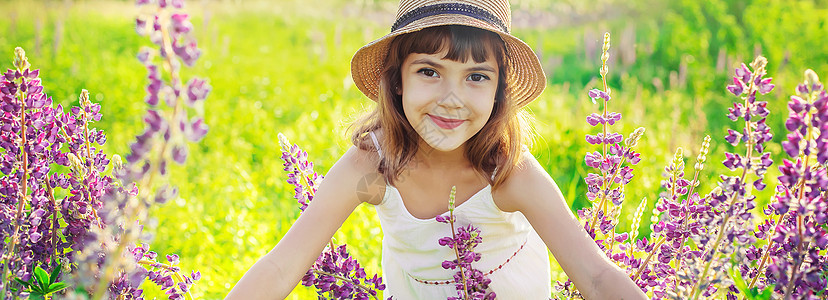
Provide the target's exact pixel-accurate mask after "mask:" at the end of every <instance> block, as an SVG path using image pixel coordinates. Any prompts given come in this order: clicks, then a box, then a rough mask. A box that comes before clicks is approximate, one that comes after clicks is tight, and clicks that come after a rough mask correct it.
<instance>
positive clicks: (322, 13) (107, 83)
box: [0, 0, 828, 299]
mask: <svg viewBox="0 0 828 300" xmlns="http://www.w3.org/2000/svg"><path fill="white" fill-rule="evenodd" d="M512 2H513V9H514V10H515V12H514V20H513V24H514V28H515V29H514V34H515V35H517V36H518V37H520V38H522V39H523V40H524V41H526V42H527V43H528V44H529V45H530V46H532V47H533V48H534V49H535V51H536V52H537V53H538V55H539V56H540V58H541V62H542V63H543V65H544V68H545V70H546V72H547V76H548V78H549V85H548V87H547V89H546V91H545V92H544V93H543V94H542V95H541V96H540V98H539V99H538V100H536V101H535V102H533V103H532V104H531V105H529V109H530V110H531V111H532V112H533V113H534V115H535V116H536V118H537V122H536V129H537V132H538V138H537V139H536V141H535V144H534V145H533V146H532V148H531V150H532V152H533V153H534V154H535V156H536V157H538V160H539V161H540V162H541V163H542V164H543V165H544V167H545V168H546V170H547V171H548V172H549V173H550V175H552V177H553V178H554V179H555V180H556V181H557V183H558V185H559V186H560V187H561V189H562V190H563V192H564V196H565V197H566V199H567V201H568V202H569V203H570V205H571V207H572V209H573V212H574V211H576V210H577V209H580V208H583V207H584V206H586V205H588V204H589V202H588V200H587V198H586V196H585V194H586V183H585V182H584V178H585V177H586V176H587V174H588V173H589V172H590V170H589V169H590V168H589V167H587V166H586V165H584V163H583V162H584V154H585V153H586V152H591V151H595V150H596V149H595V147H594V146H592V145H590V144H588V143H587V142H586V141H585V139H584V136H585V135H586V134H588V133H594V132H592V130H593V128H592V127H590V126H589V125H588V124H586V123H585V122H584V119H585V117H586V116H587V115H589V114H590V113H592V112H593V111H596V110H597V109H598V105H596V104H593V102H592V101H591V99H589V97H588V96H586V95H587V91H589V90H590V89H592V88H600V85H601V81H600V77H599V73H598V69H599V67H600V59H599V57H600V55H601V42H602V37H603V33H604V32H611V33H612V34H613V39H614V41H613V47H612V48H611V49H610V60H609V62H608V64H609V66H610V70H611V75H610V76H609V78H608V80H609V82H608V85H609V87H610V88H612V90H613V100H612V101H613V102H612V104H610V105H613V107H612V108H613V110H615V111H618V112H621V113H622V114H623V116H624V119H623V121H622V122H620V123H619V124H617V125H616V126H614V128H613V129H614V130H615V131H618V132H622V133H624V135H625V136H626V135H628V134H629V133H630V132H632V131H633V130H634V129H635V128H637V127H645V128H646V129H647V131H646V133H645V134H644V136H643V137H642V138H641V140H640V141H639V145H638V148H637V152H639V153H641V154H642V156H641V157H642V161H641V162H640V163H639V164H638V165H637V166H636V168H635V178H634V180H633V183H631V185H634V188H633V187H628V188H627V195H626V197H627V200H626V202H625V203H624V205H623V207H622V214H621V217H620V218H619V219H620V224H619V228H624V229H625V230H628V228H629V227H630V223H631V222H630V221H631V220H632V218H633V214H634V213H633V212H634V211H635V208H636V207H637V206H638V203H639V202H640V200H641V199H642V198H644V197H646V198H648V199H649V200H648V203H649V204H648V205H647V207H646V209H644V212H643V220H644V221H642V225H641V233H640V236H647V235H649V232H650V228H649V218H650V216H651V214H652V209H653V206H654V205H653V204H652V203H655V200H656V199H657V198H658V193H659V192H660V191H661V188H660V182H661V181H662V180H665V179H666V177H664V174H662V172H663V171H662V170H663V168H664V167H665V166H667V165H669V164H670V163H671V162H672V161H673V157H674V153H675V151H676V148H677V147H682V148H683V149H684V157H685V158H686V159H687V160H686V162H687V164H688V166H691V165H692V164H693V160H692V158H695V157H696V155H698V153H695V152H696V151H698V149H699V147H700V145H701V143H702V140H703V139H704V136H705V135H710V136H711V137H712V141H711V143H710V150H709V151H710V154H709V155H708V158H707V161H708V164H707V166H708V168H706V169H705V171H704V172H703V173H702V174H700V176H701V177H702V178H703V180H701V182H702V185H700V186H699V187H697V189H699V190H700V191H701V192H703V193H708V192H709V191H710V190H711V189H713V187H714V186H715V185H714V183H715V178H716V177H717V175H718V174H721V173H725V172H728V171H727V170H726V169H725V168H724V167H723V166H722V165H721V161H723V160H724V154H723V153H724V152H725V151H730V152H733V151H734V150H733V149H734V147H733V146H730V145H729V144H727V143H726V142H725V141H724V140H723V137H724V136H725V135H726V134H727V132H726V128H729V127H730V126H731V125H730V123H731V122H730V120H728V119H727V117H726V114H727V108H728V107H730V106H731V103H732V97H731V96H730V95H729V94H728V93H727V90H726V89H725V88H724V86H725V85H726V84H728V83H729V82H730V79H729V76H732V73H733V69H734V68H736V67H737V66H738V65H739V64H740V63H742V62H750V61H752V59H753V57H754V56H755V55H757V54H762V55H764V56H765V57H767V58H768V65H767V69H768V73H769V74H771V75H772V76H773V77H774V83H775V84H776V89H775V91H774V92H773V93H770V94H768V95H766V96H765V97H764V98H763V100H764V101H768V102H769V103H768V109H769V110H770V112H771V116H770V117H769V118H768V124H769V125H770V127H771V131H772V132H773V133H774V134H775V136H774V138H773V140H772V141H771V142H769V143H768V144H767V145H766V149H767V150H766V151H770V152H772V153H773V154H774V155H775V156H777V155H780V154H784V152H783V150H782V147H781V146H780V143H781V141H782V140H783V139H784V135H782V133H783V132H784V120H785V117H786V116H787V110H786V104H785V103H786V101H787V100H788V96H789V95H791V94H793V93H794V90H795V87H796V85H797V84H798V83H799V82H801V81H802V74H803V72H804V70H805V69H806V68H811V69H814V70H815V71H816V73H818V74H820V75H822V77H823V81H826V79H828V52H826V51H814V49H826V46H828V42H826V41H828V28H826V27H828V20H826V17H825V16H828V9H826V6H828V3H825V1H818V0H817V1H798V2H788V1H771V0H765V1H724V0H719V1H706V2H697V1H691V0H682V1H675V2H674V3H672V4H669V5H668V4H661V1H643V0H642V1H632V3H626V2H629V1H613V0H604V1H593V2H590V3H589V5H588V6H587V5H586V4H581V3H577V2H570V1H560V2H554V3H547V1H537V0H525V1H512ZM187 5H188V6H187V9H188V11H189V12H190V13H191V14H192V15H193V17H194V19H193V23H194V25H195V28H196V29H195V30H196V35H197V38H198V40H199V45H200V47H201V48H202V50H203V51H204V52H203V55H202V57H201V58H200V60H199V62H198V63H197V64H196V66H195V67H194V68H193V69H189V70H184V72H185V73H187V74H185V75H190V74H189V73H192V74H198V75H200V76H203V77H207V78H209V80H210V85H212V87H213V90H212V92H211V94H210V101H208V102H206V103H205V107H204V116H205V119H206V120H205V121H206V123H208V124H210V134H209V135H207V136H206V137H205V139H204V140H202V141H201V142H200V143H199V144H198V145H196V146H194V147H191V148H190V157H189V159H188V161H187V164H186V165H185V166H183V167H178V166H176V167H174V168H172V169H171V172H172V176H171V178H172V180H173V182H174V183H175V184H177V185H178V186H179V189H180V191H179V195H180V197H179V198H178V199H175V200H172V201H169V202H168V203H167V204H165V205H158V206H156V207H153V208H152V211H151V213H150V216H151V218H152V220H150V221H148V222H146V226H147V229H148V230H149V232H151V233H152V235H153V239H152V241H151V245H152V248H153V249H155V250H156V251H158V252H159V253H177V254H179V255H180V257H181V268H182V269H184V270H199V271H200V272H201V274H202V278H201V280H200V281H199V282H198V283H197V284H196V285H195V286H194V287H193V290H192V294H193V296H194V297H195V298H202V299H218V298H222V297H223V296H224V295H225V294H226V293H227V292H228V291H229V289H230V288H231V287H232V286H233V284H234V283H235V282H236V281H237V280H238V279H239V278H240V277H241V276H242V274H243V273H244V272H245V271H246V270H247V268H249V267H250V266H251V265H253V263H254V262H255V261H256V260H257V259H258V258H259V257H260V256H262V255H263V254H265V253H266V252H267V251H269V250H270V249H271V248H272V247H273V246H274V245H275V244H276V242H277V241H278V240H279V238H280V237H281V236H282V235H283V234H284V233H285V232H286V231H287V229H288V228H289V226H290V224H292V222H293V220H295V219H296V217H297V216H298V214H299V209H298V204H297V203H296V202H295V200H294V199H293V197H292V195H293V187H292V186H290V185H289V184H287V183H286V182H285V179H286V174H285V173H284V172H283V171H282V161H281V159H280V147H279V143H278V139H277V134H278V133H279V132H281V133H283V134H284V135H285V136H287V137H288V138H289V139H290V140H291V141H292V142H294V143H297V144H299V145H301V147H302V148H303V149H304V150H306V151H307V152H308V154H309V156H310V158H311V159H312V160H313V161H314V162H315V163H316V169H317V170H318V171H319V172H321V173H326V171H327V169H328V168H330V166H331V165H332V164H333V163H334V162H335V161H336V159H337V158H338V157H339V156H340V155H341V154H342V153H344V151H345V150H346V149H347V148H348V146H349V145H348V141H347V138H346V137H345V134H344V133H345V129H346V128H347V125H348V124H349V123H350V121H351V120H353V119H354V118H356V116H358V115H359V114H360V113H361V112H363V111H365V110H366V109H368V108H369V105H370V104H372V102H371V101H370V100H368V99H366V98H365V97H364V96H363V95H362V94H361V93H359V91H358V90H357V89H356V88H355V86H354V85H353V84H352V82H350V76H349V74H348V70H349V62H350V58H351V55H353V53H354V52H355V51H356V50H357V49H358V48H359V47H360V46H362V45H363V44H365V43H367V42H369V41H371V40H373V39H375V38H378V37H380V36H382V35H384V34H386V33H387V32H388V28H389V25H390V24H391V22H392V21H393V20H392V19H393V14H394V12H395V11H394V10H395V9H396V1H392V0H385V1H354V2H353V3H352V2H351V1H339V0H326V1H318V3H316V4H315V5H314V6H313V7H308V6H306V2H305V1H294V0H285V1H273V2H264V1H241V0H239V1H188V2H187ZM0 12H1V13H0V16H2V18H0V33H1V34H0V58H2V59H0V62H8V61H11V58H12V57H13V49H14V47H17V46H20V47H23V48H25V49H27V56H28V57H29V60H30V61H31V62H32V64H33V65H35V66H37V68H40V69H42V70H43V72H42V73H41V74H42V75H41V78H42V79H43V85H44V87H45V88H46V89H45V90H44V92H45V93H47V94H48V95H50V96H52V97H53V99H54V100H55V102H56V103H59V104H64V106H70V105H77V101H78V100H77V99H78V96H79V92H80V91H81V89H87V90H89V91H91V92H92V94H91V99H92V100H93V101H95V102H96V103H99V104H100V105H101V111H100V112H101V114H102V115H103V118H102V119H101V121H100V122H98V123H96V126H97V127H98V129H103V130H104V131H105V132H106V133H107V137H108V140H107V143H106V144H105V145H104V146H103V148H104V150H105V152H107V153H110V154H121V155H124V154H126V153H128V142H129V141H131V139H132V138H133V137H134V136H135V135H136V134H139V133H140V131H141V130H142V128H143V124H142V121H141V116H142V114H143V112H144V108H145V104H144V102H143V97H144V95H145V91H144V88H145V86H146V79H145V76H146V73H145V70H144V68H143V65H142V64H141V63H140V62H139V61H138V60H137V58H136V55H137V52H138V49H139V48H140V47H141V46H142V45H146V43H147V42H146V41H145V40H144V39H142V38H141V37H139V36H137V35H136V34H135V32H134V27H135V21H134V16H135V14H137V9H136V8H135V7H134V5H133V3H132V1H93V2H87V1H84V2H80V1H69V0H66V1H13V2H3V3H2V4H0ZM769 20H774V21H773V22H772V23H768V22H769ZM780 162H781V159H776V160H775V163H776V164H775V165H774V166H773V167H771V168H770V169H769V172H768V174H767V175H766V183H767V184H768V185H769V186H770V187H771V188H769V189H766V190H765V192H761V193H758V194H757V195H758V197H757V200H756V201H757V207H763V206H764V205H765V204H767V203H768V202H769V201H770V200H769V199H770V196H771V194H770V191H772V190H773V188H772V187H774V186H775V185H776V183H775V178H776V176H778V173H779V171H778V170H777V168H776V166H777V164H779V163H780ZM754 214H756V215H757V216H759V217H762V218H764V215H763V213H762V212H761V209H756V210H755V211H754ZM379 236H381V230H380V228H379V222H378V221H377V219H376V217H375V215H374V212H373V209H372V208H371V207H370V206H368V205H363V206H361V207H359V208H358V209H357V210H356V211H355V213H354V214H352V215H351V217H350V218H349V219H348V220H347V221H346V223H345V224H343V226H342V228H341V229H340V231H339V232H337V234H336V235H335V236H334V239H335V241H337V242H341V243H347V244H348V247H349V249H350V251H351V254H352V255H353V256H354V257H356V258H358V259H359V260H360V262H361V263H362V264H363V266H364V267H365V268H366V271H367V272H368V273H369V274H372V273H378V272H380V266H379V252H380V249H381V246H380V238H379ZM484 242H485V241H484ZM564 279H565V276H564V275H563V273H562V272H561V271H560V269H559V268H558V267H557V266H553V280H564ZM145 286H146V288H147V292H146V294H147V295H148V296H149V297H152V295H157V296H158V297H159V298H160V297H163V295H162V294H161V293H160V292H158V291H153V290H152V289H153V288H154V287H152V286H151V285H150V284H145ZM309 298H315V292H314V291H312V290H311V289H308V288H304V287H297V289H296V290H295V291H294V292H293V293H292V294H291V296H290V297H289V299H309Z"/></svg>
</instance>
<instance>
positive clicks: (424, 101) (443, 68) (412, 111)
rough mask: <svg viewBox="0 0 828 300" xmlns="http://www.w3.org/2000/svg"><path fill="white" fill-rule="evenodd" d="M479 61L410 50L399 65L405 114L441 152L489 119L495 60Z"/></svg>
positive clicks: (451, 146) (465, 139)
mask: <svg viewBox="0 0 828 300" xmlns="http://www.w3.org/2000/svg"><path fill="white" fill-rule="evenodd" d="M491 52H492V51H489V57H488V58H487V59H486V61H484V62H482V63H476V62H475V61H474V60H473V59H471V58H469V59H467V60H466V62H465V63H462V62H458V61H453V60H449V59H443V57H444V56H446V53H447V50H443V51H440V52H438V53H435V54H423V53H411V54H409V55H408V57H406V59H405V61H403V64H402V67H401V68H400V72H401V75H402V76H401V77H402V87H401V88H400V89H399V90H397V91H396V93H397V94H398V95H401V96H402V105H403V111H404V113H405V117H406V118H407V119H408V122H409V123H411V126H412V127H413V128H414V130H415V131H417V133H418V134H419V135H420V138H421V139H422V140H423V141H424V142H425V143H426V144H428V145H429V146H431V147H432V148H434V149H436V150H439V151H451V150H455V149H457V148H458V147H460V146H461V145H463V144H464V143H465V142H466V141H468V140H469V139H470V138H471V137H472V136H474V135H475V134H477V132H478V131H480V129H482V128H483V126H484V125H485V124H486V122H487V121H488V120H489V116H490V115H491V114H492V109H493V107H494V100H495V93H496V92H497V78H498V72H499V70H498V68H497V62H496V61H495V58H494V57H493V56H492V54H491Z"/></svg>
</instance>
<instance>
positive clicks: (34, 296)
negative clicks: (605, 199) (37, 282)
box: [29, 292, 46, 300]
mask: <svg viewBox="0 0 828 300" xmlns="http://www.w3.org/2000/svg"><path fill="white" fill-rule="evenodd" d="M29 299H31V300H46V297H45V296H44V295H43V294H41V293H37V292H32V293H31V294H29Z"/></svg>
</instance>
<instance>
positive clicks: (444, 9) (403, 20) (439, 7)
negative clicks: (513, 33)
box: [391, 3, 509, 33]
mask: <svg viewBox="0 0 828 300" xmlns="http://www.w3.org/2000/svg"><path fill="white" fill-rule="evenodd" d="M439 14H458V15H464V16H469V17H472V18H475V19H478V20H481V21H483V22H486V23H489V24H490V25H492V26H494V27H497V28H499V29H500V30H502V31H503V32H505V33H509V30H508V28H506V25H504V24H503V22H502V21H501V20H500V19H499V18H498V17H496V16H495V15H493V14H491V13H490V12H488V11H486V10H483V9H481V8H479V7H476V6H473V5H468V4H463V3H440V4H433V5H427V6H421V7H418V8H416V9H414V10H411V11H409V12H407V13H405V14H404V15H402V16H401V17H400V18H399V19H397V21H396V22H394V25H393V26H391V32H393V31H395V30H397V29H400V28H402V27H404V26H405V25H408V24H411V22H414V21H417V20H419V19H422V18H425V17H430V16H433V15H439Z"/></svg>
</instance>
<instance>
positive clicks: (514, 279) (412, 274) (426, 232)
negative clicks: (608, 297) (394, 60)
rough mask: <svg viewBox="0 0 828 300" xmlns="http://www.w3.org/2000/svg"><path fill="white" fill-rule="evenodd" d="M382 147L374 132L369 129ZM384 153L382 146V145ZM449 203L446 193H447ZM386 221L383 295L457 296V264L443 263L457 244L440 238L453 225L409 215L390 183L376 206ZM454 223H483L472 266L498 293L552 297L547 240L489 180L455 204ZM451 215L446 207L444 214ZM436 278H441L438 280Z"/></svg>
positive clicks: (408, 298)
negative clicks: (500, 203)
mask: <svg viewBox="0 0 828 300" xmlns="http://www.w3.org/2000/svg"><path fill="white" fill-rule="evenodd" d="M370 134H371V137H372V138H373V139H374V143H375V145H376V146H377V149H378V150H379V144H378V143H377V142H376V137H375V136H374V134H373V132H372V133H370ZM379 154H380V156H381V155H382V152H381V151H379ZM446 205H448V195H446ZM375 208H376V210H377V215H378V216H379V219H380V223H381V225H382V231H383V239H382V276H383V281H384V282H385V284H386V289H385V292H384V298H388V297H389V296H393V297H394V299H397V300H417V299H428V300H431V299H446V298H447V297H456V296H457V291H456V289H455V286H454V284H453V283H451V284H445V282H446V281H451V280H453V278H454V273H455V272H456V270H446V269H443V267H442V262H443V261H445V260H453V259H455V254H454V250H453V249H452V248H449V247H445V246H440V244H439V243H438V240H439V239H440V238H443V237H446V236H451V227H450V226H449V225H448V224H445V223H439V222H437V221H436V220H435V219H425V220H424V219H418V218H416V217H414V216H412V215H411V213H410V212H409V211H408V209H406V207H405V205H404V204H403V201H402V196H401V195H400V192H399V191H398V190H397V189H396V188H395V187H393V186H391V185H388V184H386V187H385V196H384V197H383V199H382V202H380V204H378V205H376V206H375ZM454 214H455V217H456V219H457V221H456V222H455V228H459V227H460V226H466V225H468V224H472V225H473V226H474V227H476V228H478V229H480V231H481V237H482V242H481V243H480V244H479V245H478V246H477V247H476V248H475V249H474V251H475V252H477V253H480V254H481V259H480V261H478V262H475V263H473V264H472V266H473V267H474V268H476V269H478V270H480V271H482V272H483V273H489V272H490V271H491V274H489V275H487V277H488V278H489V279H491V280H492V282H491V284H490V285H489V290H490V291H492V292H495V293H496V294H497V299H549V297H550V296H551V293H552V287H551V275H550V266H549V254H548V250H547V249H546V244H544V243H543V241H542V240H541V239H540V237H539V236H538V234H537V233H536V232H535V230H534V229H533V228H532V226H531V225H530V224H529V222H528V221H527V220H526V217H524V216H523V214H522V213H520V212H512V213H509V212H503V211H501V210H500V209H498V208H497V206H496V205H495V203H494V200H493V198H492V193H491V186H486V187H484V188H483V189H482V190H480V191H478V192H477V193H476V194H474V195H473V196H472V197H471V198H469V199H468V200H466V201H465V202H463V203H462V204H460V205H459V206H458V207H456V208H455V210H454ZM443 215H444V216H446V217H447V216H448V212H446V213H444V214H443ZM435 283H437V284H435Z"/></svg>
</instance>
